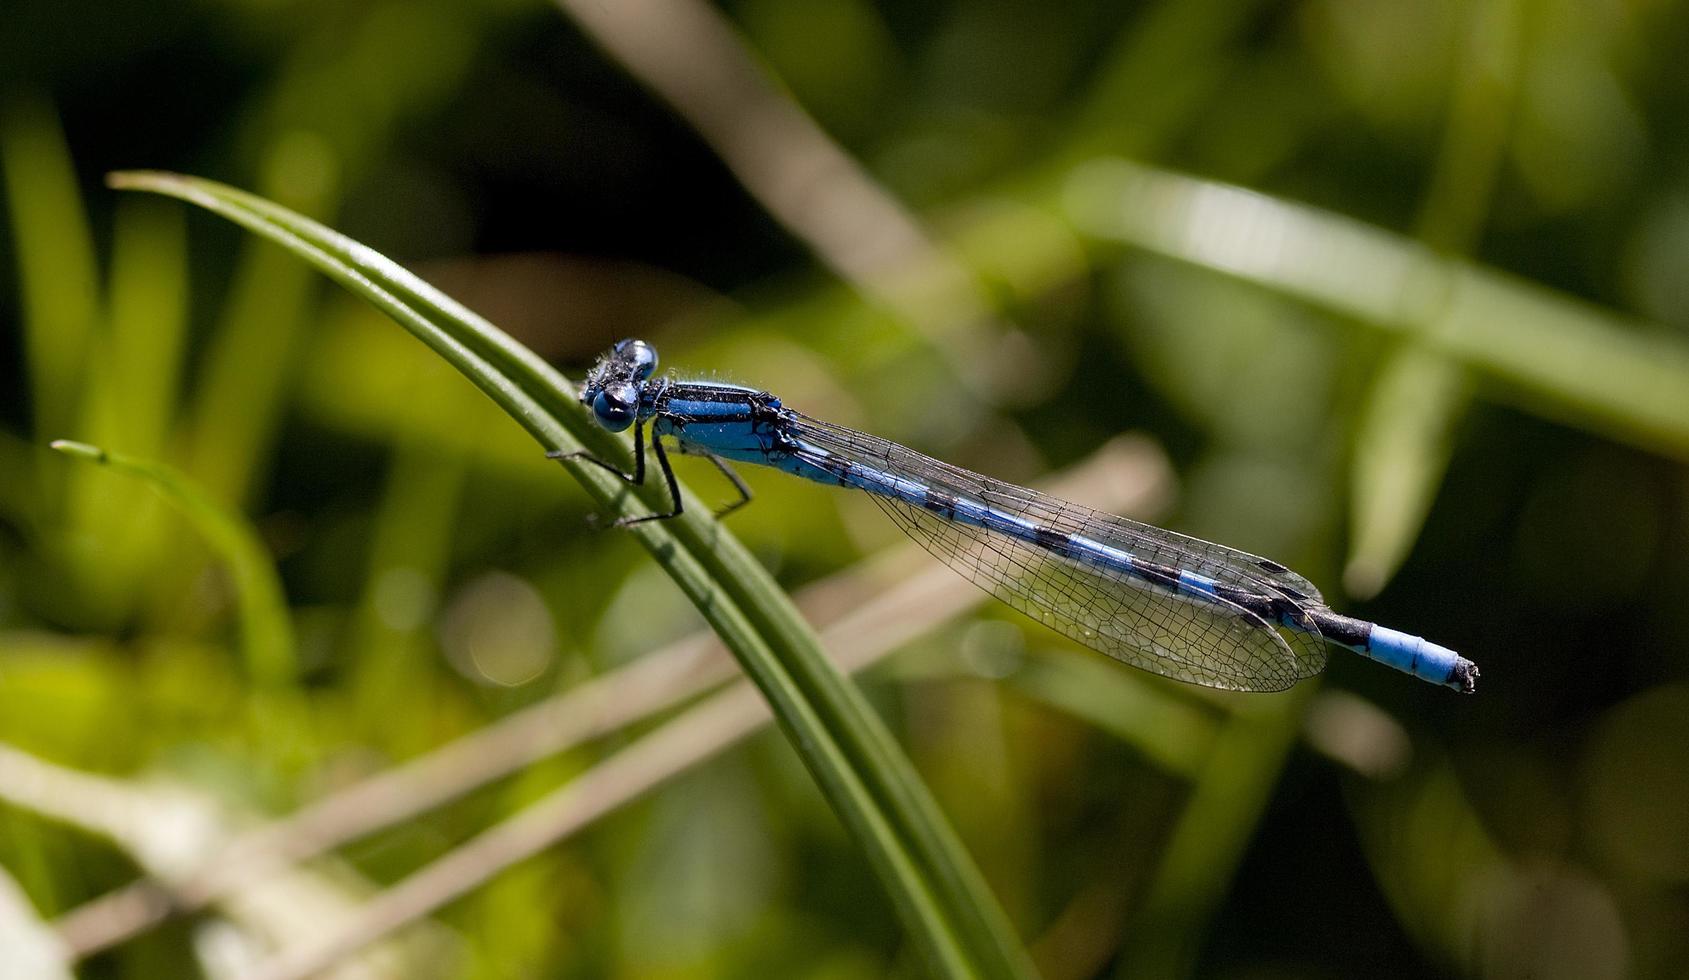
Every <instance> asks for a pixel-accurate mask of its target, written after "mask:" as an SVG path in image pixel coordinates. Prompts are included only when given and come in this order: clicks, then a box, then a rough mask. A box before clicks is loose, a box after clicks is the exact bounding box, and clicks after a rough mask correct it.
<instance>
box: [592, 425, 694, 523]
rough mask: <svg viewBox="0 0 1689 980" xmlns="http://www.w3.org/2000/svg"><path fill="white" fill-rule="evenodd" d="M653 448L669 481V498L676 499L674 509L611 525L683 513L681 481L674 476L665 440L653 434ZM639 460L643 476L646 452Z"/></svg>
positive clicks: (657, 519) (637, 439) (673, 516)
mask: <svg viewBox="0 0 1689 980" xmlns="http://www.w3.org/2000/svg"><path fill="white" fill-rule="evenodd" d="M634 441H635V442H636V443H637V442H638V441H639V437H638V436H635V437H634ZM651 449H652V451H654V452H655V453H656V454H657V468H658V469H660V470H662V471H663V479H664V480H666V481H668V485H669V499H670V500H672V501H674V510H672V511H670V512H668V513H667V514H646V515H645V516H643V517H624V518H622V519H621V520H618V521H616V522H615V523H613V524H611V525H610V526H611V527H628V526H630V525H634V524H644V523H645V522H646V521H666V520H671V519H673V518H676V517H679V516H680V515H681V511H682V507H681V503H680V483H679V482H678V481H677V480H675V478H674V467H672V466H670V465H669V454H668V453H667V452H666V451H664V449H663V441H662V440H661V439H658V438H657V437H656V436H652V437H651ZM639 462H640V464H641V465H640V474H641V476H643V474H644V472H645V467H644V465H643V464H644V462H645V454H644V453H641V454H640V457H639Z"/></svg>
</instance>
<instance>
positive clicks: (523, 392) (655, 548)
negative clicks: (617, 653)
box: [111, 173, 1031, 977]
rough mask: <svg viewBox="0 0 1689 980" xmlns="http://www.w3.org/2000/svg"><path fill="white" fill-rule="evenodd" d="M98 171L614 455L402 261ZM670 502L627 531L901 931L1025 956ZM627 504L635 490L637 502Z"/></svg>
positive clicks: (838, 691)
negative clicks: (750, 697)
mask: <svg viewBox="0 0 1689 980" xmlns="http://www.w3.org/2000/svg"><path fill="white" fill-rule="evenodd" d="M111 182H112V184H113V186H115V187H120V188H129V189H137V190H148V191H153V192H157V193H162V194H167V195H171V196H174V197H178V198H181V199H183V200H186V201H189V202H191V203H194V204H197V205H199V206H201V207H204V208H206V209H208V210H210V211H212V212H214V213H217V214H219V215H222V216H223V217H226V218H228V219H230V220H232V221H234V222H236V223H237V224H240V225H242V226H244V227H246V228H248V229H250V230H252V231H254V232H256V233H258V234H260V235H263V236H265V237H267V238H269V239H271V240H272V241H275V242H277V243H279V244H281V245H282V246H283V247H285V248H287V249H288V250H289V251H291V252H293V253H295V254H296V255H298V256H299V257H301V258H304V259H305V260H306V261H307V262H309V263H311V264H312V265H314V266H316V267H317V268H318V269H319V270H321V271H322V272H324V273H325V274H327V275H328V276H329V277H330V278H332V279H334V280H335V281H337V282H339V283H340V284H342V285H344V286H346V287H347V288H348V289H349V290H351V291H352V292H354V293H355V294H357V295H359V296H361V297H363V298H365V299H367V300H368V301H370V302H371V303H373V304H374V305H375V306H376V307H377V308H379V309H380V310H382V311H383V312H384V313H386V314H387V315H388V316H390V317H392V318H393V319H394V320H395V321H397V322H398V323H399V324H400V325H401V326H403V327H404V328H405V329H406V330H408V331H409V332H410V333H411V334H413V335H414V336H416V337H417V338H418V339H420V340H422V341H423V342H424V343H425V344H427V345H428V346H429V347H430V348H432V349H433V350H434V351H435V352H437V353H439V354H440V355H441V356H442V357H444V358H446V360H447V361H449V362H450V363H451V364H452V365H453V366H454V367H455V368H457V369H458V370H459V371H460V372H462V373H463V374H464V375H465V376H466V377H468V378H469V379H470V380H471V381H472V382H473V383H474V384H476V385H477V386H478V387H479V388H481V390H482V391H483V392H485V393H486V394H487V395H488V396H489V397H491V398H492V399H493V400H494V401H495V402H496V403H497V404H498V405H499V406H500V408H502V409H503V410H504V411H505V412H506V413H508V414H509V415H510V416H511V417H512V418H513V419H515V420H516V421H517V422H518V423H519V424H521V425H522V426H523V428H525V429H526V430H527V431H528V432H529V433H530V434H532V435H533V436H534V438H535V439H536V440H538V441H539V442H540V444H541V445H543V446H546V447H548V448H557V449H564V450H573V449H577V448H585V449H588V450H590V451H592V452H594V453H596V454H598V455H600V456H602V457H604V458H608V459H615V460H624V461H625V460H627V459H628V452H627V448H626V444H625V443H624V442H623V441H621V440H620V439H618V438H617V437H615V436H613V435H611V434H610V433H608V432H606V431H604V430H603V429H602V428H601V427H599V426H598V425H596V424H595V423H594V422H593V421H592V420H591V418H590V417H589V416H588V414H587V412H586V411H585V409H583V408H582V407H581V406H580V405H579V404H578V402H577V400H576V397H575V393H574V386H573V385H571V384H570V383H569V382H568V381H567V380H566V379H564V378H563V377H562V375H560V374H559V373H558V372H556V371H555V370H554V369H552V368H551V367H550V366H549V365H547V364H545V363H544V361H542V360H541V359H540V358H539V357H538V356H536V355H535V354H533V353H532V352H531V351H529V350H527V349H526V348H524V347H522V346H521V345H519V344H517V343H516V342H515V341H514V340H512V339H511V338H510V337H508V336H507V335H505V334H504V333H503V332H502V331H500V330H498V329H497V328H496V327H494V326H492V324H490V323H488V322H487V321H485V320H483V319H481V318H480V317H478V316H476V315H475V314H473V313H471V312H470V311H468V310H467V309H465V308H463V307H462V306H461V305H460V304H458V303H456V302H454V301H452V300H450V299H449V298H447V297H446V296H444V295H443V294H441V293H440V292H439V291H437V290H435V289H434V288H433V287H431V286H429V285H428V284H426V283H425V282H423V281H422V280H421V279H419V278H417V277H416V276H414V275H412V274H411V273H410V272H408V271H406V270H405V269H403V268H402V267H400V266H398V265H397V264H395V263H393V262H392V261H390V260H388V259H386V258H385V257H383V256H381V255H379V254H378V253H376V252H374V251H372V250H370V249H368V248H367V247H365V246H363V245H360V244H358V243H357V242H354V241H352V240H350V239H348V238H346V237H345V236H343V235H340V234H338V233H336V232H334V231H332V230H330V229H328V228H325V227H323V226H322V225H319V224H317V223H315V222H312V221H310V220H308V219H306V218H304V217H302V216H300V215H298V214H295V213H293V212H291V211H288V210H287V209H285V208H282V207H280V206H278V205H275V204H273V203H271V202H269V201H265V200H264V199H262V198H259V197H256V196H254V195H251V194H247V193H245V192H242V191H237V190H235V189H233V188H229V187H225V186H223V185H220V184H216V183H213V182H210V181H205V180H199V179H196V178H189V177H182V176H178V175H173V174H160V173H124V174H114V175H113V176H112V178H111ZM570 471H571V472H572V473H573V474H574V476H575V478H576V479H577V480H579V481H580V482H581V483H582V485H583V486H585V487H586V488H587V490H588V492H589V493H590V494H592V496H593V497H594V498H595V499H596V500H597V501H598V503H599V504H600V506H602V507H604V508H605V509H606V510H608V511H610V512H612V513H615V514H618V515H633V514H639V513H642V512H646V511H649V510H666V509H667V500H666V497H665V495H664V492H663V490H662V489H661V488H660V487H658V486H656V485H655V484H656V482H657V481H651V482H650V483H648V484H647V485H646V486H644V487H640V488H629V487H627V486H626V485H624V484H623V483H622V482H621V481H619V480H617V479H615V478H614V477H613V476H611V475H609V474H607V473H604V472H602V471H601V470H600V469H598V468H597V467H593V466H586V465H573V466H571V467H570ZM682 493H683V496H684V497H685V499H686V501H687V504H688V505H687V509H686V510H687V512H686V515H685V516H684V517H682V518H680V519H678V520H674V521H663V522H649V523H645V524H641V525H638V526H636V527H634V528H633V529H631V533H633V534H634V535H635V537H636V538H637V539H638V540H639V541H640V543H641V544H643V545H644V546H645V547H646V548H647V550H649V551H650V552H651V554H652V556H653V557H654V558H655V559H656V560H657V562H658V564H659V566H660V567H662V568H663V569H664V571H666V572H667V573H668V574H669V575H670V577H671V578H673V579H674V581H675V582H676V584H677V585H679V586H680V588H681V590H682V591H683V592H684V593H685V594H686V595H687V596H688V598H689V599H691V601H692V602H693V603H694V604H695V605H696V606H697V607H698V609H699V610H700V612H701V613H702V614H703V615H704V617H705V619H706V620H707V621H708V622H709V623H710V625H711V626H712V627H713V628H714V629H715V630H716V632H717V633H718V634H719V635H720V636H721V638H722V640H723V642H724V643H725V644H726V645H727V647H728V649H729V650H731V651H732V652H733V654H734V655H735V657H736V658H737V659H738V661H739V663H740V665H741V667H742V668H743V669H744V670H745V672H746V674H747V675H748V676H749V677H750V678H751V679H752V681H753V682H755V683H756V684H757V686H758V687H759V688H760V689H761V690H762V692H763V695H764V696H765V697H766V698H767V699H768V700H769V703H770V705H771V707H772V708H773V711H774V713H775V716H776V717H777V718H778V719H779V721H780V724H781V726H782V727H783V729H784V730H785V731H786V734H787V736H788V738H789V739H790V740H791V741H792V743H793V745H794V746H795V747H796V748H797V749H798V752H799V754H800V756H801V757H802V758H803V759H804V762H805V764H806V765H807V766H808V767H809V769H810V771H811V773H812V774H813V775H814V777H815V778H816V780H817V782H818V784H819V785H820V786H821V789H822V791H823V793H824V794H825V795H826V796H827V798H828V800H829V802H830V803H831V804H832V806H833V809H834V811H835V812H836V813H837V814H838V815H839V817H840V818H841V820H843V821H844V823H845V824H846V826H847V827H848V828H849V829H850V830H851V831H852V832H853V833H854V834H855V835H856V837H857V840H858V842H859V843H860V844H861V845H862V847H863V848H864V850H865V851H866V853H867V855H868V857H869V859H870V861H871V863H872V864H873V866H874V868H875V870H876V872H877V873H878V874H879V875H880V877H881V879H882V881H883V882H884V884H885V885H886V887H887V890H888V892H889V894H890V895H891V897H892V899H893V901H894V903H895V904H896V906H897V908H898V911H899V913H900V915H901V916H902V917H903V920H904V923H905V925H906V927H907V928H908V929H909V932H910V935H911V938H912V940H913V941H915V942H916V943H917V944H918V945H919V946H920V947H921V948H922V950H923V952H924V953H925V954H926V956H927V959H928V962H929V963H930V964H931V965H932V966H933V967H934V969H935V970H938V971H939V972H942V973H945V974H948V975H980V976H993V977H1012V976H1025V975H1029V974H1030V971H1031V968H1030V965H1029V963H1028V961H1027V958H1026V954H1025V952H1024V950H1022V949H1021V947H1020V945H1019V943H1018V941H1017V940H1016V939H1015V936H1014V933H1013V930H1012V929H1011V928H1010V926H1009V924H1008V922H1007V918H1006V916H1005V915H1004V914H1003V912H1002V910H1001V908H1000V907H999V906H998V905H997V902H996V900H995V899H994V898H993V897H992V895H991V893H990V891H989V889H987V888H986V886H985V884H984V882H983V880H982V878H981V876H980V874H979V872H978V870H977V869H976V868H975V867H974V865H973V863H972V861H971V860H970V859H969V858H968V856H967V854H966V852H965V851H964V850H963V849H962V847H961V845H960V843H959V842H958V841H957V840H956V838H955V834H954V832H953V831H952V830H951V828H950V826H949V824H948V822H947V821H945V819H944V818H943V816H942V814H941V813H940V812H939V810H938V807H937V804H936V803H935V802H934V801H933V799H932V797H931V794H930V793H928V792H927V790H926V787H925V786H924V785H922V784H921V782H920V780H919V779H918V778H917V777H916V776H915V774H914V771H913V769H912V767H911V766H910V765H909V762H908V760H907V758H905V757H904V755H903V753H902V752H901V750H900V749H899V748H898V746H897V744H896V743H895V741H894V740H893V739H892V738H891V735H890V733H889V732H887V731H886V729H885V727H884V725H883V724H881V723H880V720H879V718H878V717H877V716H876V715H875V714H874V713H873V711H872V710H871V709H870V708H869V707H868V705H867V703H866V701H865V700H864V699H863V698H862V696H861V694H860V693H859V692H858V691H857V690H856V689H855V687H853V686H852V685H851V684H850V683H849V682H848V681H846V680H845V679H844V677H843V676H842V675H841V674H840V673H839V672H838V670H837V669H836V668H835V667H833V665H832V664H831V663H830V662H828V661H827V659H826V658H825V657H824V656H823V655H822V652H821V649H820V646H819V643H818V641H817V640H816V638H815V635H814V633H813V632H812V631H811V630H810V629H809V627H808V625H807V624H806V623H805V622H804V621H803V619H802V617H801V616H800V615H799V614H798V613H797V611H796V609H795V608H794V607H793V606H792V605H791V603H790V601H789V600H788V599H787V598H786V597H785V595H784V593H782V592H781V591H780V590H779V588H778V587H777V586H776V585H775V584H774V583H773V581H772V579H771V578H770V577H769V575H768V573H767V571H766V570H765V569H764V568H763V567H762V566H761V565H760V564H759V563H758V562H756V561H755V559H754V558H753V557H752V556H751V555H750V554H749V553H748V552H747V551H746V550H745V549H744V547H743V546H742V545H741V544H739V542H738V541H737V539H735V538H734V537H733V536H732V535H731V534H729V533H728V532H726V531H725V530H724V529H722V528H721V527H720V526H719V525H717V524H716V523H715V522H714V521H713V520H711V519H710V518H709V517H707V516H705V514H706V508H704V507H702V506H698V505H697V504H696V502H695V500H694V498H692V497H691V496H690V494H689V493H688V492H686V491H685V490H684V489H683V491H682ZM640 505H643V506H640Z"/></svg>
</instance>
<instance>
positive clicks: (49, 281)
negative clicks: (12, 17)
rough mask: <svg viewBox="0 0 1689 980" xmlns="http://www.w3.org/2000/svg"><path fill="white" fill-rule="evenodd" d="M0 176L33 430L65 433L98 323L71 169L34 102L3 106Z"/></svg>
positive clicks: (48, 117)
mask: <svg viewBox="0 0 1689 980" xmlns="http://www.w3.org/2000/svg"><path fill="white" fill-rule="evenodd" d="M0 174H4V177H5V189H6V208H7V210H8V211H9V212H10V213H11V215H12V225H13V232H14V235H15V237H16V239H17V256H18V273H19V274H18V280H19V286H20V292H21V294H22V298H23V304H24V317H23V349H24V357H25V359H26V363H27V364H28V377H29V379H30V383H31V385H32V388H33V390H32V391H31V393H30V399H31V402H30V403H31V405H32V406H33V407H34V411H35V431H36V432H37V433H42V434H44V433H48V432H51V433H64V432H69V431H71V430H72V426H73V425H74V424H75V423H76V421H77V414H78V411H77V410H78V408H79V407H80V400H81V395H82V380H83V374H82V365H83V361H84V359H85V357H86V354H87V351H88V345H89V343H90V342H91V338H92V336H93V333H94V330H95V328H96V325H97V323H98V321H99V315H100V313H99V293H100V287H99V277H98V273H97V272H96V271H95V269H96V263H95V261H94V243H93V233H92V232H91V231H89V228H88V216H87V214H86V213H84V211H83V210H82V197H81V193H80V192H79V191H78V189H77V186H76V168H75V167H73V166H72V165H71V161H70V150H69V149H68V148H67V147H66V146H65V141H64V134H63V133H61V132H60V131H59V126H58V120H57V119H55V118H54V116H53V113H52V110H51V109H50V108H48V107H46V106H44V105H41V104H38V103H35V102H23V103H19V104H16V105H11V106H7V107H6V112H5V116H4V119H3V120H0Z"/></svg>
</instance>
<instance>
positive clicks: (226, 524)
mask: <svg viewBox="0 0 1689 980" xmlns="http://www.w3.org/2000/svg"><path fill="white" fill-rule="evenodd" d="M53 448H54V449H57V450H58V451H59V452H61V453H64V454H65V455H67V456H72V457H75V458H77V459H84V460H87V461H89V462H91V463H98V464H99V465H101V466H109V467H111V468H112V469H114V470H118V471H120V472H123V473H128V474H130V475H131V476H137V477H140V478H141V479H143V480H145V481H147V483H149V484H151V485H152V487H153V489H155V490H157V491H158V492H159V493H160V494H162V495H163V496H164V499H166V500H168V501H170V503H172V504H174V505H175V506H176V508H177V509H178V510H180V511H181V512H182V515H183V516H184V517H186V518H187V519H188V521H189V522H191V523H192V524H193V526H194V527H195V528H196V529H197V530H198V531H199V533H200V534H202V535H204V536H205V539H206V541H208V542H210V544H211V546H212V548H214V549H215V550H216V552H217V553H218V554H219V555H221V556H222V558H223V560H224V561H225V562H227V563H228V566H229V574H230V576H231V577H232V578H233V579H234V584H235V594H236V596H237V597H238V602H239V606H240V630H241V649H242V652H243V653H244V654H245V656H246V663H247V668H248V669H249V670H250V671H251V672H252V676H253V678H254V679H255V680H257V682H258V683H259V684H260V685H262V686H264V687H267V688H278V687H283V686H286V685H289V684H291V683H292V681H293V679H294V677H295V675H296V673H297V662H296V660H295V657H294V646H293V623H292V621H291V620H290V619H289V618H288V614H287V597H286V596H285V595H284V594H283V592H282V586H281V579H280V578H279V577H278V576H277V575H276V569H275V565H274V564H273V563H272V562H271V560H270V554H269V551H268V550H267V549H266V548H265V547H264V543H263V542H262V541H260V540H259V538H258V534H257V532H256V531H254V530H253V529H252V527H251V525H249V524H247V523H246V522H245V521H244V520H242V519H241V518H239V517H238V516H236V515H234V514H232V513H230V512H228V511H227V510H224V509H223V508H222V507H219V506H218V505H217V504H216V503H214V502H213V501H212V500H211V498H210V496H209V495H207V494H206V492H205V490H204V489H202V488H201V487H200V486H199V485H198V484H195V483H194V482H193V481H191V480H189V479H188V478H187V477H186V476H184V475H182V474H181V473H180V472H178V471H177V470H175V469H172V468H171V467H168V466H165V465H164V464H163V463H155V462H152V461H150V460H145V459H137V458H135V457H133V456H125V455H123V454H122V453H112V452H107V451H106V450H104V449H101V448H99V447H98V446H90V445H88V444H87V443H84V442H72V441H70V440H68V439H59V440H56V441H55V442H54V443H53Z"/></svg>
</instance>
